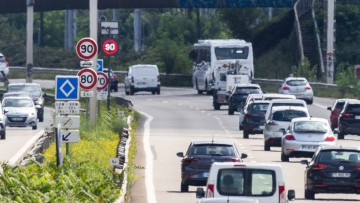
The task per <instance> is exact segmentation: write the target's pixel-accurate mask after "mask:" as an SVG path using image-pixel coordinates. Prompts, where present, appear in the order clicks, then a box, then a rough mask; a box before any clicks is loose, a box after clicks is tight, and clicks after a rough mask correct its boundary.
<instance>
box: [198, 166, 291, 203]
mask: <svg viewBox="0 0 360 203" xmlns="http://www.w3.org/2000/svg"><path fill="white" fill-rule="evenodd" d="M285 193H286V190H285V183H284V178H283V174H282V170H281V166H280V165H279V164H273V163H246V162H237V163H235V162H214V163H213V164H212V165H211V168H210V171H209V176H208V180H207V184H206V191H204V189H203V188H197V190H196V198H198V203H205V202H222V201H216V199H217V198H220V197H223V198H224V197H225V198H226V197H229V199H230V198H233V197H238V198H243V199H249V200H250V202H251V201H253V202H255V200H257V201H258V202H259V203H287V202H288V200H294V199H295V191H294V190H289V191H288V195H287V197H286V195H285ZM210 199H213V200H214V201H210ZM234 202H236V201H235V200H234ZM237 202H240V199H239V201H237Z"/></svg>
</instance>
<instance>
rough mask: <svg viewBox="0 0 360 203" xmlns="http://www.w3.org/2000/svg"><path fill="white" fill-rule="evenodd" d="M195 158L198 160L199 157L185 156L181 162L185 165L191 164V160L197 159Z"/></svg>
mask: <svg viewBox="0 0 360 203" xmlns="http://www.w3.org/2000/svg"><path fill="white" fill-rule="evenodd" d="M197 160H199V158H195V157H187V158H185V159H184V160H183V163H184V164H185V165H188V164H191V162H193V161H197Z"/></svg>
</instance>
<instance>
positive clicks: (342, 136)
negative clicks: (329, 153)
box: [338, 132, 345, 140]
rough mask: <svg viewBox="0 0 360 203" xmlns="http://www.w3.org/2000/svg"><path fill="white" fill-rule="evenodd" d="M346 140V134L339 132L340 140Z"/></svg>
mask: <svg viewBox="0 0 360 203" xmlns="http://www.w3.org/2000/svg"><path fill="white" fill-rule="evenodd" d="M344 138H345V133H344V132H339V134H338V139H339V140H343V139H344Z"/></svg>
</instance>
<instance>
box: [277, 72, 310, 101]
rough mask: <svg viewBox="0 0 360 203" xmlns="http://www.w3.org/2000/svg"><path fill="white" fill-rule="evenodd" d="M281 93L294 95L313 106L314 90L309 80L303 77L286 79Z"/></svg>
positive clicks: (281, 87)
mask: <svg viewBox="0 0 360 203" xmlns="http://www.w3.org/2000/svg"><path fill="white" fill-rule="evenodd" d="M279 93H280V94H290V95H294V96H295V97H296V98H297V99H303V100H305V101H306V102H307V103H308V104H312V103H313V101H314V92H313V89H312V87H311V85H310V83H309V82H308V81H307V79H306V78H303V77H288V78H286V79H285V80H284V82H283V83H282V84H281V85H280V88H279Z"/></svg>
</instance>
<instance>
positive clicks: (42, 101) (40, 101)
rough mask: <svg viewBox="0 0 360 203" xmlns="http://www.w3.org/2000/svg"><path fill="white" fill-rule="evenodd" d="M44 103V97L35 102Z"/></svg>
mask: <svg viewBox="0 0 360 203" xmlns="http://www.w3.org/2000/svg"><path fill="white" fill-rule="evenodd" d="M43 103H44V99H42V98H40V99H38V100H36V101H35V104H38V105H42V104H43Z"/></svg>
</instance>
